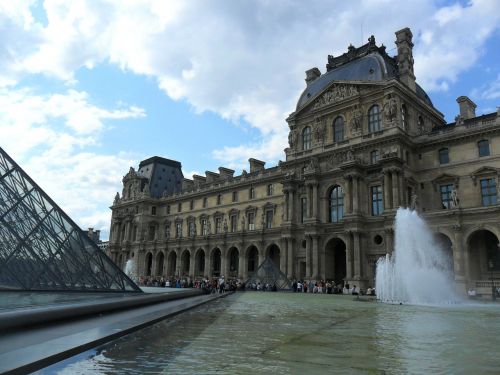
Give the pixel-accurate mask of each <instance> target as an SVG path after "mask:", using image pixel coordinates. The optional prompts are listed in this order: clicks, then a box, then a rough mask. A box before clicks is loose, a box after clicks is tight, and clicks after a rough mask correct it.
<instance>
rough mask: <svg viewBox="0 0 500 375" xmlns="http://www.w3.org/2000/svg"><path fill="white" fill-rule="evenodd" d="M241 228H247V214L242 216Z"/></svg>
mask: <svg viewBox="0 0 500 375" xmlns="http://www.w3.org/2000/svg"><path fill="white" fill-rule="evenodd" d="M241 230H245V215H243V216H242V217H241Z"/></svg>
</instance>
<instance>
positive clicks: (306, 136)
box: [302, 126, 312, 150]
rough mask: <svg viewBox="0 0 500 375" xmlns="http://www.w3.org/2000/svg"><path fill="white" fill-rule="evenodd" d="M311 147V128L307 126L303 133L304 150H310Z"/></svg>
mask: <svg viewBox="0 0 500 375" xmlns="http://www.w3.org/2000/svg"><path fill="white" fill-rule="evenodd" d="M311 147H312V133H311V127H310V126H306V127H305V128H304V131H303V132H302V149H303V150H310V149H311Z"/></svg>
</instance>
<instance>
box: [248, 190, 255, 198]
mask: <svg viewBox="0 0 500 375" xmlns="http://www.w3.org/2000/svg"><path fill="white" fill-rule="evenodd" d="M248 198H249V199H254V198H255V189H254V188H250V190H249V191H248Z"/></svg>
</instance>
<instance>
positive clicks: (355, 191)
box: [352, 176, 359, 214]
mask: <svg viewBox="0 0 500 375" xmlns="http://www.w3.org/2000/svg"><path fill="white" fill-rule="evenodd" d="M352 211H353V213H355V214H357V213H359V176H353V178H352Z"/></svg>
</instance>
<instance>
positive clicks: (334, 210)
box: [330, 186, 344, 223]
mask: <svg viewBox="0 0 500 375" xmlns="http://www.w3.org/2000/svg"><path fill="white" fill-rule="evenodd" d="M343 217H344V190H343V189H342V188H341V187H340V186H334V187H333V188H332V190H331V191H330V222H331V223H336V222H337V221H339V220H342V218H343Z"/></svg>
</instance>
